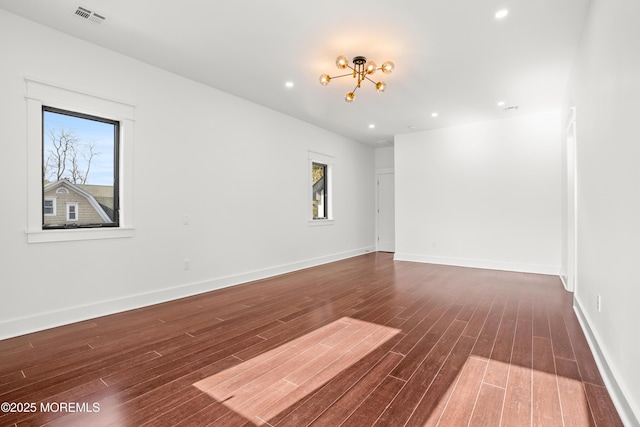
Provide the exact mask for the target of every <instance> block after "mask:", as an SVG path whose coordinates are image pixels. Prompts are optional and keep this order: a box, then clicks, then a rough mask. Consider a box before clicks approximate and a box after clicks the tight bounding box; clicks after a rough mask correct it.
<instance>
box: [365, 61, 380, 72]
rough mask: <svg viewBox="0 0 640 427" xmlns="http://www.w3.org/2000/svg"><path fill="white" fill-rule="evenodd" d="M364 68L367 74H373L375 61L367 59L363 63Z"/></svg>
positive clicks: (375, 66) (375, 67)
mask: <svg viewBox="0 0 640 427" xmlns="http://www.w3.org/2000/svg"><path fill="white" fill-rule="evenodd" d="M364 67H365V70H366V71H367V74H373V73H375V72H376V69H377V68H378V66H377V65H376V63H375V62H373V61H369V62H367V63H366V64H365V65H364Z"/></svg>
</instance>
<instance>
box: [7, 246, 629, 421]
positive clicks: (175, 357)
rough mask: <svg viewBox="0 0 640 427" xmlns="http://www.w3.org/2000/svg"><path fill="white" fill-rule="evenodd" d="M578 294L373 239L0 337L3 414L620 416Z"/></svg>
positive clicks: (55, 417) (17, 417)
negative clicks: (330, 258) (360, 250)
mask: <svg viewBox="0 0 640 427" xmlns="http://www.w3.org/2000/svg"><path fill="white" fill-rule="evenodd" d="M571 304H572V295H571V294H569V293H567V292H565V291H564V290H563V288H562V285H561V283H560V281H559V279H558V278H557V277H553V276H544V275H534V274H523V273H511V272H501V271H491V270H479V269H468V268H458V267H447V266H439V265H429V264H417V263H407V262H394V261H393V260H392V255H391V254H386V253H372V254H367V255H364V256H360V257H356V258H352V259H349V260H345V261H340V262H336V263H332V264H327V265H324V266H320V267H316V268H311V269H307V270H304V271H300V272H295V273H291V274H287V275H283V276H279V277H275V278H272V279H267V280H262V281H258V282H253V283H249V284H245V285H241V286H236V287H232V288H227V289H223V290H220V291H215V292H210V293H206V294H202V295H198V296H194V297H190V298H185V299H181V300H177V301H172V302H168V303H164V304H159V305H155V306H151V307H146V308H142V309H138V310H133V311H129V312H126V313H120V314H115V315H111V316H105V317H101V318H96V319H92V320H88V321H84V322H79V323H75V324H72V325H68V326H63V327H59V328H55V329H50V330H47V331H42V332H37V333H33V334H29V335H24V336H21V337H16V338H12V339H8V340H4V341H0V402H8V403H9V404H10V406H9V407H7V406H3V411H4V412H0V425H2V426H13V425H16V426H33V425H45V424H46V425H61V426H75V425H78V426H89V425H90V426H106V425H113V426H142V425H148V426H206V425H212V426H240V425H246V426H252V425H266V426H268V425H272V426H276V425H277V426H296V427H298V426H305V425H318V426H339V425H345V426H370V425H375V426H403V425H407V426H423V425H440V426H461V425H476V426H498V425H503V426H525V425H532V426H545V427H547V426H591V425H596V426H619V425H622V423H621V421H620V418H619V417H618V415H617V413H616V410H615V408H614V406H613V404H612V402H611V399H610V397H609V395H608V393H607V390H606V388H605V387H604V384H603V382H602V378H601V377H600V375H599V373H598V369H597V367H596V364H595V361H594V359H593V357H592V355H591V353H590V351H589V347H588V345H587V342H586V340H585V338H584V335H583V334H582V331H581V329H580V326H579V324H578V321H577V319H576V316H575V314H574V312H573V309H572V305H571ZM32 404H33V405H32ZM7 409H8V410H9V412H7V411H6V410H7ZM12 410H13V411H15V412H12Z"/></svg>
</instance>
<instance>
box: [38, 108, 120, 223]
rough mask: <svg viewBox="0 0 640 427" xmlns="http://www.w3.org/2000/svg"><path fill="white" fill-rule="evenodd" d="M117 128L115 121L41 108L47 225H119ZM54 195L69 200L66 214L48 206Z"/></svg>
mask: <svg viewBox="0 0 640 427" xmlns="http://www.w3.org/2000/svg"><path fill="white" fill-rule="evenodd" d="M119 126H120V123H119V122H118V121H115V120H111V119H106V118H102V117H96V116H91V115H87V114H83V113H79V112H74V111H68V110H62V109H59V108H52V107H47V106H43V107H42V171H43V176H42V193H43V194H42V197H43V206H44V209H43V211H44V214H43V220H42V228H43V229H59V228H62V229H63V228H69V227H74V228H75V227H83V228H95V227H118V226H119V225H118V222H119V217H118V214H119V200H118V195H119V191H118V176H119V174H118V147H119V143H118V139H119V134H120V131H119ZM52 195H58V196H59V199H60V202H61V203H66V206H67V212H66V216H64V214H62V212H61V215H56V212H55V207H54V208H53V210H52V208H51V207H50V206H47V204H48V203H49V202H47V199H49V198H51V196H52ZM80 206H81V207H82V211H83V214H82V218H80V216H79V207H80Z"/></svg>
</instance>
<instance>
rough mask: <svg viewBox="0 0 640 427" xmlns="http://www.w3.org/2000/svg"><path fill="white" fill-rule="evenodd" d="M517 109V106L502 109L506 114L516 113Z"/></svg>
mask: <svg viewBox="0 0 640 427" xmlns="http://www.w3.org/2000/svg"><path fill="white" fill-rule="evenodd" d="M518 108H520V107H518V106H517V105H510V106H508V107H504V111H506V112H509V111H516V110H517V109H518Z"/></svg>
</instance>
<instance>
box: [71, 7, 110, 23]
mask: <svg viewBox="0 0 640 427" xmlns="http://www.w3.org/2000/svg"><path fill="white" fill-rule="evenodd" d="M76 16H77V17H79V18H82V19H86V20H87V21H91V22H93V23H94V24H101V23H102V22H103V21H104V20H105V19H107V18H105V17H104V16H102V15H98V14H97V13H95V12H92V11H90V10H89V9H85V8H84V7H79V6H78V10H76Z"/></svg>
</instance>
